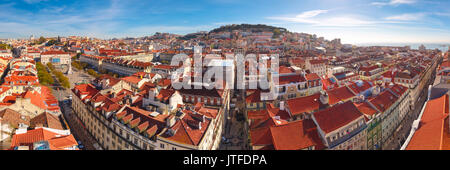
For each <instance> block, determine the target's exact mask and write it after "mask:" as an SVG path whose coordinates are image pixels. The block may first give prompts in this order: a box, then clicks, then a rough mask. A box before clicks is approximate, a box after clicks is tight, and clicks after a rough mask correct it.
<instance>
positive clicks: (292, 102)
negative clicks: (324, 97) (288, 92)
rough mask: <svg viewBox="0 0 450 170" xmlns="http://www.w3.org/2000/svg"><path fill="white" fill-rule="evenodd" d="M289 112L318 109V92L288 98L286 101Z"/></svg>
mask: <svg viewBox="0 0 450 170" xmlns="http://www.w3.org/2000/svg"><path fill="white" fill-rule="evenodd" d="M286 104H287V106H288V107H289V110H290V111H291V114H292V115H293V116H294V115H299V114H302V113H310V112H314V111H317V110H319V108H320V105H321V102H320V94H314V95H311V96H306V97H300V98H295V99H289V100H287V101H286Z"/></svg>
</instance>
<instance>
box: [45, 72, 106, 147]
mask: <svg viewBox="0 0 450 170" xmlns="http://www.w3.org/2000/svg"><path fill="white" fill-rule="evenodd" d="M66 76H67V77H68V78H69V81H70V84H71V87H73V86H75V83H78V82H81V81H90V80H92V79H93V78H92V77H91V76H90V75H87V74H85V73H83V72H80V71H75V69H74V71H73V74H70V75H66ZM53 79H54V80H55V86H53V87H56V88H54V89H52V93H53V95H54V96H55V97H56V98H57V99H58V102H59V106H60V108H61V112H62V113H63V116H64V119H66V121H67V123H68V124H69V127H70V131H71V132H72V134H73V135H74V137H75V139H77V140H78V141H81V143H82V145H83V146H84V147H85V148H83V149H87V150H96V149H97V147H98V144H97V142H96V140H95V139H94V137H92V136H91V135H90V134H89V133H88V132H87V131H86V129H85V128H84V125H83V124H82V122H81V120H79V118H78V117H77V116H76V115H75V114H73V113H72V112H73V110H72V106H71V101H70V100H68V99H69V95H71V92H70V89H64V88H63V87H62V86H60V83H59V82H58V80H57V79H56V77H54V76H53ZM95 146H97V147H95Z"/></svg>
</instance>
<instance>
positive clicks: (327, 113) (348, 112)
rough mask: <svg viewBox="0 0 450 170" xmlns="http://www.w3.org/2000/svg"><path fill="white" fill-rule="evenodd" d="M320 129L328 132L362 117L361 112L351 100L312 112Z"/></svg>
mask: <svg viewBox="0 0 450 170" xmlns="http://www.w3.org/2000/svg"><path fill="white" fill-rule="evenodd" d="M313 116H314V118H315V120H316V122H317V123H318V125H319V127H320V129H322V130H323V131H324V132H325V133H330V132H332V131H334V130H336V129H338V128H341V127H343V126H345V125H347V124H349V123H350V122H352V121H354V120H356V119H358V118H360V117H362V116H363V115H362V113H361V112H360V111H359V110H358V109H357V108H356V106H355V105H353V103H352V102H351V101H348V102H345V103H343V104H338V105H335V106H333V107H330V108H327V109H324V110H321V111H318V112H316V113H313Z"/></svg>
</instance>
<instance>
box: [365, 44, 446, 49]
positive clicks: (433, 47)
mask: <svg viewBox="0 0 450 170" xmlns="http://www.w3.org/2000/svg"><path fill="white" fill-rule="evenodd" d="M356 45H357V46H396V47H398V46H400V47H404V46H410V47H411V49H419V46H420V45H422V44H421V43H361V44H356ZM423 45H424V46H425V47H426V48H427V49H436V48H437V49H440V50H448V48H449V46H450V43H447V44H445V43H443V44H425V43H424V44H423ZM443 45H445V46H444V47H443Z"/></svg>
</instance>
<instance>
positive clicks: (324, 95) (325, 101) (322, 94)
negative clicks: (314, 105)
mask: <svg viewBox="0 0 450 170" xmlns="http://www.w3.org/2000/svg"><path fill="white" fill-rule="evenodd" d="M328 100H329V97H328V94H327V92H325V91H320V102H321V103H322V104H324V105H326V104H328Z"/></svg>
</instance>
